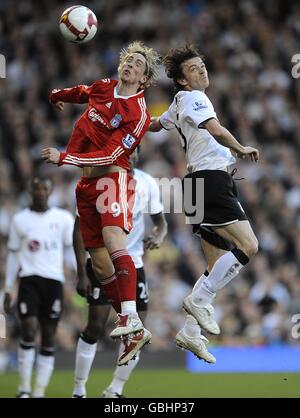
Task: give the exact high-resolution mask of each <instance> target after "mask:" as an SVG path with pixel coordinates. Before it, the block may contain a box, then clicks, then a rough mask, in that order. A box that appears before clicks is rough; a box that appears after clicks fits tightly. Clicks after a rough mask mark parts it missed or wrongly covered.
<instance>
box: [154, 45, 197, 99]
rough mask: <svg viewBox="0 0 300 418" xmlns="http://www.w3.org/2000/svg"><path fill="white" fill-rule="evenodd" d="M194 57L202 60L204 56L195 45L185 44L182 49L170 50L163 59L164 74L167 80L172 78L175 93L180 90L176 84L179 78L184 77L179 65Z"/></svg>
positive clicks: (178, 84) (180, 87)
mask: <svg viewBox="0 0 300 418" xmlns="http://www.w3.org/2000/svg"><path fill="white" fill-rule="evenodd" d="M195 57H199V58H201V59H204V56H203V55H202V54H201V53H200V52H199V50H198V49H197V48H196V46H195V45H193V44H186V45H185V46H184V47H182V48H172V49H170V50H169V51H168V53H167V55H166V56H165V57H164V58H163V60H162V62H163V64H164V66H165V70H166V74H167V76H168V77H169V78H172V80H173V82H174V86H175V90H176V91H179V90H182V85H181V84H180V83H179V82H178V80H179V79H180V78H183V77H184V75H183V72H182V66H181V64H182V63H184V62H185V61H187V60H189V59H190V58H195Z"/></svg>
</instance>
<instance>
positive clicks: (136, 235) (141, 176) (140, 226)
mask: <svg viewBox="0 0 300 418" xmlns="http://www.w3.org/2000/svg"><path fill="white" fill-rule="evenodd" d="M133 176H134V178H135V180H136V189H135V201H134V206H133V220H132V224H133V228H132V230H131V231H130V233H129V234H128V235H127V238H126V248H127V250H128V252H129V254H130V256H131V257H132V260H133V262H134V265H135V267H136V268H141V267H143V265H144V263H143V259H142V257H143V255H144V243H143V239H144V234H145V220H144V215H145V214H147V213H148V214H150V215H157V214H158V213H161V212H163V205H162V203H161V199H160V191H159V187H158V185H157V183H156V181H155V179H154V178H153V177H151V176H150V175H149V174H147V173H145V172H144V171H141V170H139V169H137V168H135V169H134V175H133Z"/></svg>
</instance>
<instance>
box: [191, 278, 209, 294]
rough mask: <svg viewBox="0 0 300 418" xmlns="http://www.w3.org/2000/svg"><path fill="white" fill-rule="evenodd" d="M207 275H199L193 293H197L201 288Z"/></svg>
mask: <svg viewBox="0 0 300 418" xmlns="http://www.w3.org/2000/svg"><path fill="white" fill-rule="evenodd" d="M206 277H207V276H205V274H202V276H200V277H199V279H198V280H197V281H196V283H195V284H194V287H193V290H192V293H197V291H198V290H199V288H200V286H201V284H202V282H203V280H204V279H205V278H206Z"/></svg>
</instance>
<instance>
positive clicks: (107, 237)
mask: <svg viewBox="0 0 300 418" xmlns="http://www.w3.org/2000/svg"><path fill="white" fill-rule="evenodd" d="M102 237H103V241H104V244H105V247H106V248H107V250H108V251H109V253H110V254H112V253H114V252H115V251H119V250H123V249H124V248H125V247H126V237H127V233H126V232H125V230H124V229H123V227H121V226H116V225H110V226H104V227H103V229H102Z"/></svg>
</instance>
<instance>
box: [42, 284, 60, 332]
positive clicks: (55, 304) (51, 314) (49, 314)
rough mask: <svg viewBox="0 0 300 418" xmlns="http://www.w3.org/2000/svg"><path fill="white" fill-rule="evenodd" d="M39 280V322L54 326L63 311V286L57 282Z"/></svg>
mask: <svg viewBox="0 0 300 418" xmlns="http://www.w3.org/2000/svg"><path fill="white" fill-rule="evenodd" d="M41 280H42V281H41V309H40V315H39V318H40V322H41V323H53V324H56V323H57V321H59V320H60V318H61V315H62V311H63V285H62V283H61V282H60V281H58V280H52V279H41Z"/></svg>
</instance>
